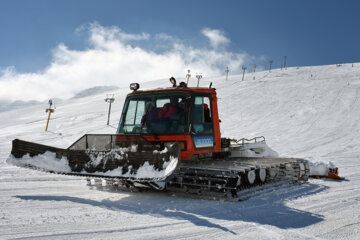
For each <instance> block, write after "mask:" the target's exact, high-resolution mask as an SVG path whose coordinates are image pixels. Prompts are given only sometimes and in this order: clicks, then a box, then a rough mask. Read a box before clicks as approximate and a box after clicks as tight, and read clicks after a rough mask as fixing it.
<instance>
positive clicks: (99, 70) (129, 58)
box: [0, 23, 254, 101]
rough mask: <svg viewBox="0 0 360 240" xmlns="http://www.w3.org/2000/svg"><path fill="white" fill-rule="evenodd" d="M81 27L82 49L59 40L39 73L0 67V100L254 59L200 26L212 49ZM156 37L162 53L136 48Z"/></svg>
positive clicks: (236, 68)
mask: <svg viewBox="0 0 360 240" xmlns="http://www.w3.org/2000/svg"><path fill="white" fill-rule="evenodd" d="M86 29H87V31H88V32H89V39H88V41H89V47H88V48H87V49H85V50H81V51H80V50H73V49H69V48H68V47H67V46H66V45H65V44H59V45H58V46H57V47H56V48H55V49H53V52H52V54H53V57H52V61H51V63H50V64H49V66H48V67H47V68H45V69H44V70H42V71H40V72H35V73H17V72H16V70H15V68H14V67H8V68H5V69H3V70H1V69H0V101H1V100H17V99H22V100H46V99H48V98H50V97H57V98H63V99H65V98H70V97H72V96H73V95H74V94H75V93H76V92H79V91H81V90H83V89H86V88H90V87H94V86H103V85H117V86H127V85H128V84H129V83H130V82H140V83H141V82H144V81H149V80H156V79H162V78H169V77H170V76H175V77H185V74H186V73H187V69H191V71H192V72H202V73H203V75H204V77H211V76H219V75H223V74H224V69H225V67H226V66H229V68H230V69H231V70H232V73H233V74H234V73H240V72H241V66H242V65H243V64H245V63H246V62H252V61H253V60H254V57H252V56H249V55H248V54H246V53H234V52H229V51H226V50H225V48H221V50H219V49H218V47H219V46H220V45H224V44H226V43H228V42H229V40H228V39H227V38H225V37H224V36H223V35H222V34H221V32H220V31H219V30H211V29H204V30H203V31H202V32H203V33H204V34H205V33H206V36H208V37H209V39H210V41H211V44H212V45H213V47H214V48H212V49H207V48H201V49H199V48H194V47H192V46H188V45H186V44H184V43H182V41H181V40H179V39H176V37H172V36H169V35H166V34H159V35H155V36H154V37H152V36H150V35H149V34H147V33H141V34H129V33H125V32H123V31H122V30H121V29H120V28H118V27H116V26H111V27H104V26H101V25H99V24H98V23H92V24H89V25H88V26H87V28H86ZM204 31H205V32H204ZM158 39H163V40H164V41H166V42H167V44H166V49H162V51H161V53H157V52H155V51H151V50H148V49H146V48H144V47H141V46H142V45H141V42H147V43H151V41H157V40H158Z"/></svg>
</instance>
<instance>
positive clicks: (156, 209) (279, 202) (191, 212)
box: [15, 183, 328, 234]
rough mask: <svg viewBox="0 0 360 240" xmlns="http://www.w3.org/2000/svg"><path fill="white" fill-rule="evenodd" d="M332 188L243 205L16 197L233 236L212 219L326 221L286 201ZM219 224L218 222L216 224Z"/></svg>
mask: <svg viewBox="0 0 360 240" xmlns="http://www.w3.org/2000/svg"><path fill="white" fill-rule="evenodd" d="M327 188H328V187H325V186H321V185H316V184H310V183H306V184H301V185H298V184H295V185H291V184H289V185H286V186H281V187H279V188H273V189H268V190H264V191H259V192H256V193H255V194H254V195H253V196H252V197H251V198H250V199H248V200H246V201H242V202H229V201H209V200H199V199H191V198H181V197H170V196H169V195H167V194H165V196H164V194H163V193H153V192H143V193H129V196H128V197H125V198H122V199H120V200H116V201H111V200H108V199H104V200H102V201H96V200H91V199H85V198H78V197H71V196H50V195H28V196H22V195H21V196H20V195H19V196H15V197H17V198H19V199H22V200H37V201H69V202H74V203H80V204H87V205H91V206H95V207H102V208H105V209H107V210H112V211H125V212H129V213H136V214H147V215H153V216H160V217H167V218H175V219H180V220H186V221H189V222H191V223H193V224H194V225H196V226H202V227H209V228H217V229H220V230H223V231H226V232H229V233H232V234H235V232H233V231H232V230H230V229H228V228H226V227H223V226H221V225H219V224H218V223H213V222H212V219H216V220H226V221H242V222H254V223H258V224H262V225H271V226H275V227H278V228H281V229H288V228H303V227H306V226H309V225H312V224H315V223H318V222H320V221H322V220H323V216H321V215H316V214H313V213H310V212H306V211H302V210H298V209H294V208H290V207H288V206H286V205H285V201H286V200H294V199H297V198H301V197H304V196H308V195H312V194H316V193H319V192H322V191H324V190H325V189H327ZM215 222H216V221H215Z"/></svg>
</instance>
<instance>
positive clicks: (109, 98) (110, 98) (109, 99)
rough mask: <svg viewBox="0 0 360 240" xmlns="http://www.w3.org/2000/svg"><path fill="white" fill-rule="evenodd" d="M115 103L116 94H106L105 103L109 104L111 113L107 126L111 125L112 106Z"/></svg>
mask: <svg viewBox="0 0 360 240" xmlns="http://www.w3.org/2000/svg"><path fill="white" fill-rule="evenodd" d="M114 101H115V98H114V94H106V98H105V102H107V103H109V113H108V120H107V125H109V122H110V112H111V104H112V103H113V102H114Z"/></svg>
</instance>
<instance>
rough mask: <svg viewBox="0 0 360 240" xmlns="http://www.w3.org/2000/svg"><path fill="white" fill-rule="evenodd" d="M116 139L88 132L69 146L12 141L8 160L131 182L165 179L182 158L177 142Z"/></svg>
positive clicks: (81, 174)
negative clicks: (59, 146) (60, 146)
mask: <svg viewBox="0 0 360 240" xmlns="http://www.w3.org/2000/svg"><path fill="white" fill-rule="evenodd" d="M138 138H139V140H137V141H135V142H131V141H117V135H95V134H87V135H84V136H83V137H82V138H80V139H79V140H78V141H76V142H75V143H74V144H73V145H71V146H70V147H69V148H67V149H61V148H56V147H50V146H46V145H42V144H37V143H32V142H26V141H22V140H19V139H15V140H13V146H12V151H11V156H10V157H9V159H8V163H10V164H12V165H16V166H19V167H25V168H31V169H36V170H41V171H45V172H51V173H58V174H66V175H77V176H85V177H104V178H116V179H122V180H126V181H129V182H142V183H144V182H157V181H166V179H168V178H169V177H170V176H171V175H172V174H173V172H174V171H175V169H176V168H177V166H178V163H179V161H180V145H179V143H177V142H166V143H151V142H147V141H146V140H144V139H143V138H142V137H141V136H138Z"/></svg>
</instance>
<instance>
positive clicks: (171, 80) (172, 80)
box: [169, 77, 176, 87]
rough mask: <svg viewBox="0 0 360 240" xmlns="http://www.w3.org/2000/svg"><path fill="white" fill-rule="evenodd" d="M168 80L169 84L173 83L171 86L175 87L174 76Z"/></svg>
mask: <svg viewBox="0 0 360 240" xmlns="http://www.w3.org/2000/svg"><path fill="white" fill-rule="evenodd" d="M169 80H170V82H171V84H172V85H173V87H176V80H175V78H174V77H171V78H170V79H169Z"/></svg>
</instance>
